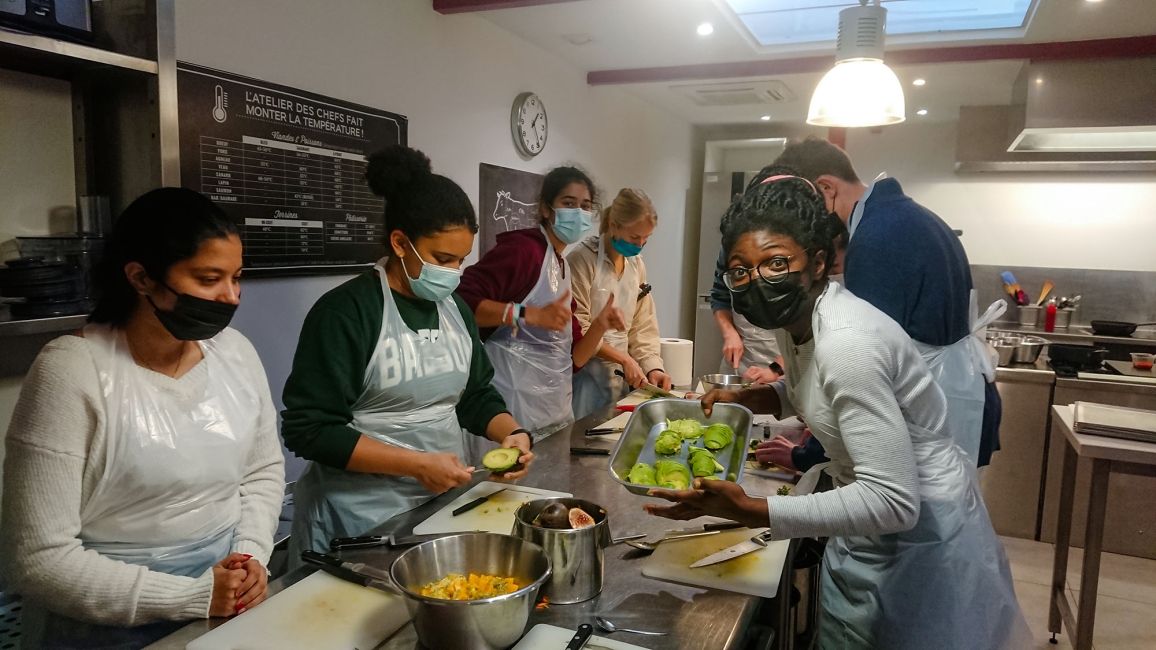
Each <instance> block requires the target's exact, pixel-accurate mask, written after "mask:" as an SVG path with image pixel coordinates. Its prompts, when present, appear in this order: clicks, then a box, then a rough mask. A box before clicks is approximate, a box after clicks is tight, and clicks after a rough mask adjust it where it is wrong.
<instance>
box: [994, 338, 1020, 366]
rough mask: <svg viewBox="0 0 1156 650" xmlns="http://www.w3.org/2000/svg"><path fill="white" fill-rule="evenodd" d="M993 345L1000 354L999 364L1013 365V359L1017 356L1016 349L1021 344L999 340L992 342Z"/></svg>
mask: <svg viewBox="0 0 1156 650" xmlns="http://www.w3.org/2000/svg"><path fill="white" fill-rule="evenodd" d="M992 347H993V348H995V351H996V354H998V355H999V364H998V365H1000V366H1008V365H1011V363H1012V359H1013V358H1015V353H1016V349H1017V348H1019V345H1018V344H1015V343H1005V342H1003V341H998V342H994V343H992Z"/></svg>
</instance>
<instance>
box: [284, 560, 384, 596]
mask: <svg viewBox="0 0 1156 650" xmlns="http://www.w3.org/2000/svg"><path fill="white" fill-rule="evenodd" d="M301 560H302V561H303V562H305V563H307V564H312V565H314V566H317V567H319V568H320V569H321V570H322V571H324V572H326V573H328V574H330V575H332V576H335V577H337V578H341V579H342V580H346V581H348V582H352V583H354V584H358V585H361V586H363V587H369V588H371V589H377V590H380V591H387V592H389V593H391V594H400V593H401V590H400V589H398V588H397V587H396V586H394V584H393V580H391V579H390V578H389V574H388V573H387V572H385V571H381V570H379V569H377V568H374V567H371V566H368V565H366V564H364V563H361V562H358V563H352V562H345V561H343V560H341V559H340V558H336V557H333V556H332V555H329V554H327V553H318V552H317V551H309V550H306V551H301Z"/></svg>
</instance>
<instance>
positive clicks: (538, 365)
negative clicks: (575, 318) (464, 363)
mask: <svg viewBox="0 0 1156 650" xmlns="http://www.w3.org/2000/svg"><path fill="white" fill-rule="evenodd" d="M568 270H569V269H568V268H567V265H566V260H565V258H563V259H561V260H560V261H559V259H558V257H557V256H556V255H555V254H554V250H553V248H552V247H551V246H550V244H549V242H547V244H546V255H545V257H544V258H543V259H542V270H541V272H540V273H539V274H538V282H537V283H536V284H534V288H533V289H531V290H530V293H528V294H527V295H526V297H525V298H524V299H522V303H523V304H525V305H528V306H530V305H532V306H536V307H540V306H543V305H547V304H549V303H551V302H554V301H556V300H558V298H559V297H561V296H562V294H564V293H566V292H567V291H569V290H570V273H569V272H568ZM573 346H574V334H573V332H572V331H571V329H570V327H569V325H567V327H565V328H563V329H562V331H560V332H555V331H552V330H548V329H545V328H541V327H532V326H529V325H524V326H519V327H518V328H517V330H516V331H515V329H514V328H513V327H510V326H509V325H503V326H502V327H499V328H498V329H497V331H495V332H494V333H493V334H492V335H491V336H490V338H489V340H487V341H486V354H487V355H488V356H489V357H490V363H492V364H493V366H494V387H495V388H497V389H498V392H499V393H501V394H502V397H503V398H505V400H506V406H507V407H508V408H509V409H510V414H511V415H513V416H514V419H515V420H517V422H518V424H520V425H521V426H523V427H525V428H526V429H528V430H530V431H531V432H533V434H534V440H540V439H542V438H544V437H546V436H548V435H550V434H552V433H555V432H557V431H559V430H561V429H563V428H565V427H567V426H569V425H570V424H571V423H572V422H574V413H573V411H572V410H571V394H572V392H573V389H572V384H571V376H572V375H573V368H574V365H573V361H572V357H571V356H570V355H571V351H572V348H573ZM468 446H469V447H470V462H471V463H472V464H477V463H478V462H480V461H481V456H482V454H484V453H485V452H486V451H487V450H488V449H492V448H494V447H495V446H496V445H495V444H494V443H493V442H491V441H489V440H483V439H482V438H481V437H479V436H471V437H470V440H469V442H468Z"/></svg>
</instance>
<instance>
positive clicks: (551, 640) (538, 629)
mask: <svg viewBox="0 0 1156 650" xmlns="http://www.w3.org/2000/svg"><path fill="white" fill-rule="evenodd" d="M640 629H641V628H640ZM577 633H578V631H577V630H567V629H565V628H561V627H555V626H553V625H546V624H545V623H539V624H537V625H535V626H534V627H532V628H530V631H529V632H527V633H526V636H524V637H522V640H521V641H519V642H518V645H516V646H514V649H513V650H545V649H546V648H550V649H558V650H561V648H565V647H566V644H567V643H569V642H570V639H572V638H574V635H575V634H577ZM631 636H637V635H633V634H632V635H631ZM600 648H601V649H604V650H646V648H644V647H642V646H639V645H631V644H629V643H623V642H621V641H614V640H612V639H607V638H606V637H602V636H598V635H597V634H595V635H594V636H592V637H590V641H588V642H587V643H586V646H585V648H584V650H599V649H600Z"/></svg>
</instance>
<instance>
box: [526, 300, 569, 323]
mask: <svg viewBox="0 0 1156 650" xmlns="http://www.w3.org/2000/svg"><path fill="white" fill-rule="evenodd" d="M570 313H571V312H570V290H569V289H567V290H566V291H565V292H564V293H563V294H562V295H561V296H558V299H557V300H555V301H554V302H551V303H549V304H547V305H543V306H541V307H536V306H533V305H527V306H526V322H527V323H529V324H530V325H533V326H534V327H542V328H545V329H548V330H553V331H555V332H561V331H562V330H564V329H566V328H567V327H570Z"/></svg>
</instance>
